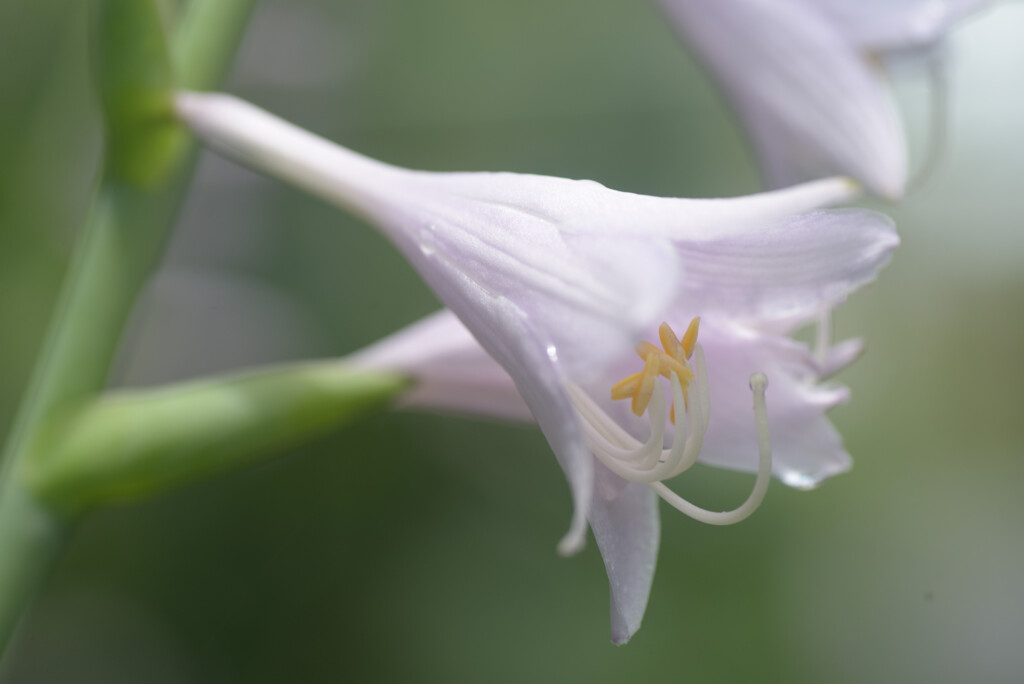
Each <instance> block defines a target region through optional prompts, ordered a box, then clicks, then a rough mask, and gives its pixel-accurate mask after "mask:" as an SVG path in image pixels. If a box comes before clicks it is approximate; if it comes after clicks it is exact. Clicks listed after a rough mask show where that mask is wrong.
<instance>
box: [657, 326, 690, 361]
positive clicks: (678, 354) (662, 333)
mask: <svg viewBox="0 0 1024 684" xmlns="http://www.w3.org/2000/svg"><path fill="white" fill-rule="evenodd" d="M658 338H659V339H660V340H661V346H662V347H663V348H664V349H665V352H666V353H667V354H668V355H669V356H671V357H672V358H674V359H675V360H676V361H678V362H679V363H682V364H685V363H686V358H687V354H686V350H685V349H683V345H681V344H680V343H679V338H678V337H676V333H675V331H674V330H672V328H670V327H669V325H668V323H662V324H661V326H660V327H659V328H658Z"/></svg>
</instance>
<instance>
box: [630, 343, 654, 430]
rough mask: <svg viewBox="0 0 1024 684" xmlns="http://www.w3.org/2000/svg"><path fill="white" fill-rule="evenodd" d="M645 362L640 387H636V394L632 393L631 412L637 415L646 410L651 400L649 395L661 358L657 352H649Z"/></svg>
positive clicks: (652, 389)
mask: <svg viewBox="0 0 1024 684" xmlns="http://www.w3.org/2000/svg"><path fill="white" fill-rule="evenodd" d="M646 364H647V365H645V366H644V372H643V374H642V375H641V376H640V387H639V388H637V391H636V394H634V395H633V413H635V414H636V415H638V416H642V415H644V411H646V410H647V404H648V403H650V401H651V395H652V394H654V379H655V378H657V377H658V371H659V370H660V368H661V360H660V359H659V358H658V355H657V354H651V355H650V356H648V357H647V361H646Z"/></svg>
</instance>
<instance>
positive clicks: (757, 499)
mask: <svg viewBox="0 0 1024 684" xmlns="http://www.w3.org/2000/svg"><path fill="white" fill-rule="evenodd" d="M767 384H768V378H766V377H765V376H764V374H763V373H755V374H754V375H752V376H751V377H750V389H751V390H752V391H753V393H754V417H755V420H756V421H757V446H758V464H757V479H756V480H755V481H754V489H753V490H752V491H751V492H750V495H749V496H748V497H747V500H746V501H744V502H743V503H742V504H740V506H739V507H738V508H735V509H733V510H731V511H722V512H716V511H709V510H707V509H704V508H701V507H700V506H695V505H694V504H692V503H690V502H689V501H687V500H686V499H684V498H682V497H681V496H679V495H678V494H676V493H675V492H673V491H672V490H671V489H669V488H668V487H666V486H665V485H664V484H663V483H662V482H653V483H651V484H650V487H651V489H653V490H654V491H655V492H656V493H657V494H658V496H660V497H661V498H662V499H664V500H665V501H667V502H668V503H669V504H671V505H672V506H673V507H674V508H676V509H677V510H679V511H681V512H682V513H684V514H686V515H688V516H690V517H691V518H693V519H694V520H698V521H700V522H703V523H707V524H709V525H733V524H735V523H738V522H740V521H741V520H745V519H746V518H748V517H749V516H750V514H751V513H753V512H754V511H756V510H757V508H758V506H760V505H761V502H762V501H764V495H765V493H766V492H767V491H768V485H769V483H770V482H771V479H772V442H771V434H770V432H769V430H768V413H767V409H766V407H765V401H764V389H765V387H766V386H767Z"/></svg>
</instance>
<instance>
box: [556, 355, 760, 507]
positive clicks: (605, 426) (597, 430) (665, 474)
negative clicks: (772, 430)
mask: <svg viewBox="0 0 1024 684" xmlns="http://www.w3.org/2000/svg"><path fill="white" fill-rule="evenodd" d="M693 364H694V370H695V377H694V381H693V383H692V384H691V385H690V386H689V396H688V397H687V398H688V399H689V402H686V401H684V398H683V387H682V384H681V383H680V381H679V377H678V376H677V375H676V374H675V373H671V374H670V385H671V389H672V401H673V403H674V405H675V407H676V416H677V419H678V417H679V412H680V411H682V410H683V407H684V406H686V409H685V413H686V419H685V420H680V421H678V424H677V426H676V432H675V435H674V437H673V440H672V446H671V447H670V448H668V449H665V448H663V445H664V439H665V421H666V418H667V416H666V411H665V396H664V392H663V391H662V389H661V388H660V387H658V388H657V389H656V391H655V392H654V394H653V395H652V397H651V403H650V405H649V406H648V408H647V414H648V418H649V420H650V424H651V435H650V438H648V440H647V441H646V442H640V441H639V440H637V439H636V438H634V437H633V436H632V435H630V434H629V433H628V432H626V430H624V429H623V428H622V427H621V426H620V425H619V424H618V423H616V422H615V421H614V420H612V418H611V417H609V416H608V414H607V413H605V412H604V411H603V410H602V409H601V407H599V406H598V405H597V403H596V402H595V401H594V400H593V399H592V398H591V397H590V395H588V394H587V393H586V392H584V391H583V390H582V389H581V388H579V387H577V386H576V385H573V384H570V385H569V396H570V397H571V398H572V402H573V404H574V405H575V407H576V410H577V412H578V413H579V415H580V417H581V418H582V419H583V420H582V421H581V423H582V426H583V434H584V438H585V439H586V441H587V446H588V447H590V450H591V451H592V452H593V454H594V456H596V457H597V458H598V460H600V461H601V463H602V464H604V465H605V466H606V467H607V468H608V469H609V470H611V471H612V472H613V473H615V474H616V475H618V476H619V477H621V478H623V479H626V480H629V481H631V482H643V483H645V484H647V485H648V486H649V487H651V489H653V490H654V491H655V492H656V493H657V494H658V496H660V497H661V498H662V499H664V500H665V501H667V502H668V503H669V504H671V505H672V506H673V507H675V508H676V509H678V510H679V511H681V512H683V513H684V514H686V515H688V516H690V517H691V518H694V519H695V520H699V521H701V522H704V523H708V524H710V525H730V524H733V523H737V522H739V521H741V520H743V519H744V518H746V517H747V516H749V515H750V514H751V513H753V512H754V511H755V510H756V509H757V507H758V506H759V505H760V504H761V501H763V500H764V495H765V492H766V491H767V490H768V484H769V482H770V481H771V472H772V448H771V437H770V434H769V430H768V416H767V413H766V409H765V400H764V392H765V386H766V385H767V383H768V380H767V378H765V376H764V374H762V373H755V374H754V375H753V376H751V378H750V388H751V390H752V391H753V393H754V417H755V420H756V421H757V437H758V452H759V460H758V469H757V480H756V481H755V482H754V488H753V490H752V491H751V492H750V495H749V496H748V497H747V500H746V501H745V502H743V504H741V505H740V506H739V507H738V508H736V509H734V510H731V511H723V512H716V511H709V510H706V509H704V508H701V507H699V506H696V505H694V504H692V503H690V502H689V501H687V500H686V499H683V498H682V497H680V496H679V495H678V494H676V493H675V492H673V491H672V490H671V489H669V488H668V487H667V486H666V485H665V484H664V483H663V482H662V481H663V480H667V479H671V478H673V477H676V476H677V475H681V474H682V473H684V472H686V471H687V470H688V469H689V468H690V467H691V466H693V464H694V463H696V462H697V458H698V457H699V456H700V450H701V447H702V446H703V443H704V435H705V433H707V430H708V424H709V421H710V408H711V400H710V395H709V393H708V376H707V366H706V365H705V363H704V350H703V349H702V348H701V347H700V345H697V348H696V351H695V354H694V359H693ZM687 403H688V405H687Z"/></svg>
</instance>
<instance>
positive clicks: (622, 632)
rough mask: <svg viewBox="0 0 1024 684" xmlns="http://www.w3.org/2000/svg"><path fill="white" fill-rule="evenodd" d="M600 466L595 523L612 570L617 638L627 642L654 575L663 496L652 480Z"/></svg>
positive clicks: (615, 640) (610, 579)
mask: <svg viewBox="0 0 1024 684" xmlns="http://www.w3.org/2000/svg"><path fill="white" fill-rule="evenodd" d="M596 468H597V472H596V473H595V475H596V484H597V488H596V492H595V494H594V503H593V507H592V508H591V511H590V527H591V529H593V531H594V538H595V539H596V540H597V546H598V548H599V549H600V550H601V557H602V558H603V559H604V567H605V570H606V571H607V573H608V585H609V590H610V595H611V619H612V643H615V644H624V643H626V642H627V641H629V639H630V637H632V636H633V634H635V633H636V631H637V630H638V629H640V623H641V622H642V621H643V617H644V611H645V610H646V609H647V599H648V597H649V596H650V593H651V583H652V582H653V581H654V568H655V564H656V563H657V560H658V544H659V541H660V538H661V523H660V520H659V517H658V497H657V495H655V493H654V492H653V491H652V490H651V488H650V487H648V486H647V485H644V484H639V483H636V482H630V483H624V482H623V480H622V479H621V478H619V477H618V476H616V475H614V474H612V473H611V472H610V471H609V470H608V469H606V468H605V467H604V466H602V465H600V464H598V465H597V466H596ZM623 484H625V486H623Z"/></svg>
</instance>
